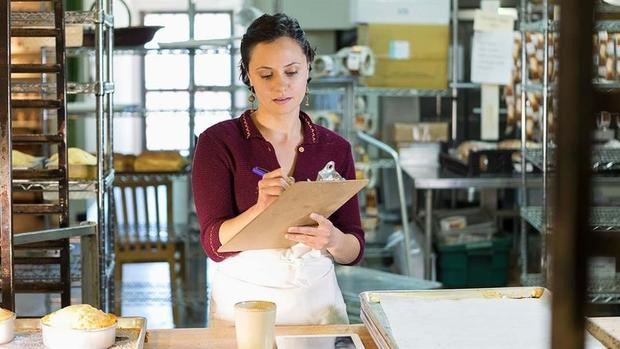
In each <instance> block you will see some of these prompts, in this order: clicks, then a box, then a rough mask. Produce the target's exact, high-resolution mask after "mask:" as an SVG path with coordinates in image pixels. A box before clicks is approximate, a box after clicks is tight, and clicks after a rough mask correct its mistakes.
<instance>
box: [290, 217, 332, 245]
mask: <svg viewBox="0 0 620 349" xmlns="http://www.w3.org/2000/svg"><path fill="white" fill-rule="evenodd" d="M310 218H311V219H312V220H314V221H315V222H317V224H318V225H317V226H312V227H308V226H306V227H290V228H288V234H286V238H287V239H289V240H292V241H295V242H301V243H303V244H304V245H306V246H308V247H311V248H313V249H315V250H323V249H329V248H333V247H335V246H336V245H337V244H338V241H339V239H340V238H341V237H342V235H344V233H343V232H341V231H340V229H338V228H336V227H334V224H333V223H332V222H331V221H330V220H329V219H327V218H325V217H324V216H321V215H320V214H318V213H311V214H310Z"/></svg>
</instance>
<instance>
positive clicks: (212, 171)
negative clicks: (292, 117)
mask: <svg viewBox="0 0 620 349" xmlns="http://www.w3.org/2000/svg"><path fill="white" fill-rule="evenodd" d="M231 163H232V162H231V159H230V157H229V152H227V151H226V149H225V147H224V145H223V144H222V142H218V141H217V140H216V139H214V137H212V136H211V135H210V134H209V132H208V131H207V132H203V133H202V134H201V135H200V137H199V138H198V142H197V144H196V150H195V153H194V160H193V164H192V190H193V194H194V204H195V205H196V213H197V215H198V221H199V223H200V242H201V244H202V248H203V249H204V251H205V253H206V254H207V256H208V257H209V258H211V259H212V260H213V261H215V262H221V261H223V260H224V259H226V258H227V257H230V256H232V255H235V254H236V253H220V252H218V251H217V250H218V248H220V246H222V243H221V241H220V236H219V231H220V226H221V225H222V223H224V221H226V220H228V219H230V218H232V217H234V216H235V214H234V209H233V197H232V196H231V193H232V192H233V184H232V174H231Z"/></svg>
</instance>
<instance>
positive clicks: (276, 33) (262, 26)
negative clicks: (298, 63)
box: [240, 13, 315, 86]
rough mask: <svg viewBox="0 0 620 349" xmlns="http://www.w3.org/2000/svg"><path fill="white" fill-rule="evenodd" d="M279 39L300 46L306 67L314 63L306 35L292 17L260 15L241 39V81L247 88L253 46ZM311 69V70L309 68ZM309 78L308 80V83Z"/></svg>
mask: <svg viewBox="0 0 620 349" xmlns="http://www.w3.org/2000/svg"><path fill="white" fill-rule="evenodd" d="M281 37H289V38H291V39H293V40H295V41H297V43H298V44H299V46H301V49H302V51H304V54H305V55H306V59H307V60H308V66H309V67H311V65H312V61H314V53H315V52H314V49H313V48H312V47H310V43H309V42H308V39H306V34H305V33H304V31H303V30H302V29H301V27H300V26H299V22H297V20H296V19H295V18H293V17H289V16H287V15H285V14H283V13H276V14H275V15H267V14H265V15H262V16H260V17H258V18H257V19H256V20H254V22H252V24H250V26H249V27H248V30H247V31H246V33H245V34H244V35H243V38H241V62H240V68H241V76H240V77H241V80H242V81H243V83H244V84H246V85H247V86H250V79H249V77H248V67H249V66H250V53H251V52H252V49H253V48H254V46H256V45H257V44H259V43H261V42H272V41H275V40H276V39H279V38H281ZM310 69H312V68H310ZM309 81H310V78H308V82H309Z"/></svg>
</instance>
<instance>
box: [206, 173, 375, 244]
mask: <svg viewBox="0 0 620 349" xmlns="http://www.w3.org/2000/svg"><path fill="white" fill-rule="evenodd" d="M367 184H368V180H367V179H361V180H347V181H315V182H295V183H294V184H293V185H292V186H291V187H289V188H288V189H286V190H285V191H284V192H283V193H282V195H280V197H279V198H278V199H277V200H276V201H274V202H273V203H272V204H271V205H270V206H269V207H267V208H266V209H265V210H264V211H263V212H261V214H259V215H258V216H257V217H256V218H254V219H253V220H252V221H251V222H250V223H248V224H247V225H246V226H245V227H243V229H241V231H239V232H238V233H237V234H236V235H235V236H233V237H232V238H231V239H230V240H229V241H228V242H226V243H225V244H223V245H222V246H221V247H220V248H219V249H218V252H236V251H246V250H261V249H272V248H288V247H291V246H293V245H294V244H295V242H294V241H291V240H287V239H286V238H285V237H284V235H285V234H286V232H287V231H288V228H290V227H295V226H305V225H315V224H316V222H315V221H314V220H312V219H310V214H311V213H312V212H316V213H318V214H321V215H323V216H325V217H329V216H330V215H332V214H333V213H334V212H336V210H338V209H339V208H340V207H341V206H342V205H344V204H345V203H346V202H347V201H349V199H351V198H352V197H353V196H354V195H355V194H357V193H358V192H359V191H360V190H362V188H364V187H365V186H366V185H367Z"/></svg>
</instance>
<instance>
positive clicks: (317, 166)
mask: <svg viewBox="0 0 620 349" xmlns="http://www.w3.org/2000/svg"><path fill="white" fill-rule="evenodd" d="M299 117H300V119H301V124H302V125H303V143H302V144H301V145H300V146H298V148H297V152H298V154H297V160H296V163H295V169H294V172H293V177H294V178H295V180H296V181H305V180H307V179H310V180H315V179H316V176H317V172H318V171H319V170H321V169H322V168H323V167H324V166H325V164H326V163H327V162H328V161H330V160H334V161H335V163H336V171H338V173H340V174H341V175H342V176H343V177H345V178H346V179H355V164H354V162H353V156H352V152H351V145H350V144H349V143H348V142H347V141H346V140H345V139H344V138H342V137H340V136H339V135H337V134H336V133H334V132H332V131H330V130H328V129H326V128H324V127H321V126H320V125H315V124H314V123H312V120H311V119H310V117H309V116H308V115H307V114H305V113H304V112H300V115H299ZM255 166H259V167H262V168H264V169H267V170H269V171H272V170H275V169H277V168H278V167H280V166H279V165H278V160H277V158H276V154H275V152H274V150H273V146H272V145H271V143H269V142H268V141H267V140H265V139H264V138H263V136H262V135H261V133H260V132H259V131H258V129H257V127H256V125H254V122H253V121H252V119H251V117H250V111H246V112H244V113H243V114H242V115H241V116H240V117H239V118H237V119H231V120H226V121H223V122H220V123H218V124H216V125H213V126H212V127H209V128H208V129H207V130H205V131H204V132H203V133H202V134H201V135H200V137H199V138H198V143H197V145H196V152H195V154H194V162H193V165H192V189H193V192H194V203H195V204H196V212H197V214H198V220H199V223H200V241H201V243H202V247H203V248H204V250H205V252H206V254H207V256H209V257H210V258H211V259H212V260H214V261H216V262H221V261H222V260H224V259H225V258H227V257H229V256H231V255H234V254H235V253H219V252H217V249H218V248H219V247H220V246H221V245H222V243H221V242H220V239H219V230H220V226H221V225H222V223H223V222H224V221H226V220H228V219H231V218H234V217H236V216H237V215H239V214H241V213H242V212H244V211H246V210H247V209H248V208H250V207H251V206H252V205H254V204H255V203H256V200H257V198H258V189H257V188H258V186H257V185H258V181H259V180H260V177H259V176H257V175H256V174H254V173H253V172H252V168H253V167H255ZM329 219H330V220H331V221H332V223H333V224H334V225H335V226H336V227H338V228H339V229H340V230H341V231H343V232H344V233H347V234H353V235H354V236H355V237H356V238H357V239H358V240H359V243H360V253H359V255H358V256H357V258H356V259H355V260H354V261H353V262H351V263H350V264H356V263H358V262H359V261H360V260H361V258H362V255H363V253H364V231H363V230H362V226H361V222H360V212H359V204H358V201H357V196H354V197H353V198H352V199H351V200H349V201H348V202H347V203H345V204H344V205H343V206H342V207H341V208H340V209H338V211H336V212H334V214H332V215H331V216H330V217H329Z"/></svg>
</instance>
